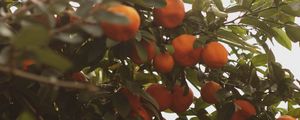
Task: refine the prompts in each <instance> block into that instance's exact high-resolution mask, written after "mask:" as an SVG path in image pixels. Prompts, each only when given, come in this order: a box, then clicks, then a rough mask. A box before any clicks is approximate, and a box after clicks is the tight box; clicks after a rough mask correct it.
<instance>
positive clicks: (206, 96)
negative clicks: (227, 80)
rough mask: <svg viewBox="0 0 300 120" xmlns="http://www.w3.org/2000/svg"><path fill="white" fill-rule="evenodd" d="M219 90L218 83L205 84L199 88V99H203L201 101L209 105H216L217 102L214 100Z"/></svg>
mask: <svg viewBox="0 0 300 120" xmlns="http://www.w3.org/2000/svg"><path fill="white" fill-rule="evenodd" d="M221 88H222V87H221V85H220V84H219V83H216V82H214V81H209V82H207V83H205V85H204V86H202V88H201V91H200V93H201V98H202V99H203V101H205V102H207V103H209V104H216V103H218V102H219V101H218V99H217V98H216V94H217V92H218V91H219V90H220V89H221Z"/></svg>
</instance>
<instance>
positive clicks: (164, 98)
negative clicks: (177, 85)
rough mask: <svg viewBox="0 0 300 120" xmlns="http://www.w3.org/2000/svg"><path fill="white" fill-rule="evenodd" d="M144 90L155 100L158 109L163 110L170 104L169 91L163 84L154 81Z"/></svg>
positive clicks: (170, 96)
mask: <svg viewBox="0 0 300 120" xmlns="http://www.w3.org/2000/svg"><path fill="white" fill-rule="evenodd" d="M146 92H147V93H148V94H149V95H150V96H152V97H153V98H154V99H155V100H156V102H157V103H158V105H159V110H160V111H164V110H166V109H167V108H169V107H170V106H171V105H172V95H171V92H170V91H169V90H168V89H167V88H166V87H165V86H163V85H160V84H156V83H155V84H152V85H150V86H149V87H148V88H147V89H146Z"/></svg>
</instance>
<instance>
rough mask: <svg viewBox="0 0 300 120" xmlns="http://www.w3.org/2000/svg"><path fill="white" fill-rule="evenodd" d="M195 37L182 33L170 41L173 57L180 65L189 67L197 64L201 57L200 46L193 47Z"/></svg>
mask: <svg viewBox="0 0 300 120" xmlns="http://www.w3.org/2000/svg"><path fill="white" fill-rule="evenodd" d="M195 41H196V37H195V36H193V35H188V34H183V35H180V36H178V37H176V38H175V39H174V40H173V41H172V45H173V47H174V53H173V57H174V59H175V61H176V63H178V64H179V65H181V66H184V67H191V66H194V65H195V64H197V63H198V62H199V61H200V59H201V53H202V48H201V47H198V48H194V43H195Z"/></svg>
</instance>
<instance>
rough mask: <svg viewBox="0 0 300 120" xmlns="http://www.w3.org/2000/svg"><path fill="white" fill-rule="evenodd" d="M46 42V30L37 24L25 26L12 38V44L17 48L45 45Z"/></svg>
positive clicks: (47, 40) (47, 35) (47, 37)
mask: <svg viewBox="0 0 300 120" xmlns="http://www.w3.org/2000/svg"><path fill="white" fill-rule="evenodd" d="M48 42H49V34H48V31H47V30H46V29H45V28H44V27H42V26H39V25H30V26H25V27H23V28H22V29H21V31H20V32H19V33H18V34H17V35H16V36H15V37H14V38H13V44H14V45H15V46H16V47H18V48H25V47H26V48H32V47H34V48H35V47H38V46H46V45H47V44H48Z"/></svg>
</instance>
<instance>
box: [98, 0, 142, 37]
mask: <svg viewBox="0 0 300 120" xmlns="http://www.w3.org/2000/svg"><path fill="white" fill-rule="evenodd" d="M107 11H109V12H112V13H115V14H119V15H123V16H125V17H127V19H128V20H129V23H128V24H124V25H123V24H122V25H121V24H114V23H108V22H105V21H101V22H100V25H101V28H102V29H103V31H104V34H105V35H106V36H107V37H109V38H111V39H112V40H115V41H119V42H125V41H128V40H130V39H132V38H134V36H135V34H136V33H137V31H138V30H139V27H140V22H141V19H140V16H139V14H138V12H137V11H136V10H135V9H134V8H132V7H129V6H126V5H121V4H120V5H114V6H111V7H109V8H108V9H107Z"/></svg>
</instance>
